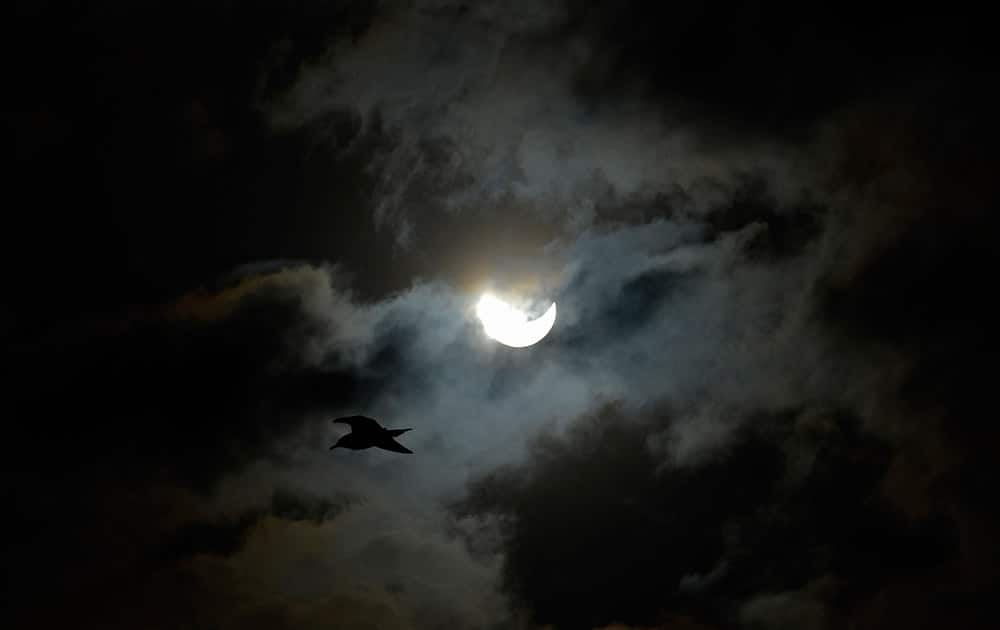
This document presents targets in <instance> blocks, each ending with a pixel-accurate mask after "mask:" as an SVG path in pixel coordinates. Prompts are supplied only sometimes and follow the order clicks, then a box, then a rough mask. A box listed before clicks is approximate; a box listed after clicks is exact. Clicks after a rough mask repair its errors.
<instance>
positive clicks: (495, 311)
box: [476, 293, 556, 348]
mask: <svg viewBox="0 0 1000 630" xmlns="http://www.w3.org/2000/svg"><path fill="white" fill-rule="evenodd" d="M476 315H477V316H478V317H479V320H480V321H481V322H482V323H483V331H484V332H486V334H487V335H488V336H489V337H491V338H492V339H494V340H496V341H499V342H500V343H502V344H503V345H505V346H510V347H511V348H524V347H527V346H532V345H534V344H536V343H538V342H539V341H541V340H542V339H544V338H545V335H547V334H549V331H550V330H552V326H553V325H554V324H555V323H556V303H555V302H553V303H552V305H551V306H549V308H548V310H546V311H545V313H543V314H542V315H541V316H540V317H538V318H536V319H533V320H530V321H529V320H528V315H527V314H526V313H524V312H523V311H521V310H519V309H517V308H514V307H513V306H511V305H510V304H507V303H506V302H504V301H503V300H501V299H500V298H498V297H496V296H495V295H493V294H491V293H484V294H483V296H482V297H481V298H479V303H478V304H477V305H476Z"/></svg>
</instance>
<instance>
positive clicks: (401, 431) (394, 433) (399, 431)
mask: <svg viewBox="0 0 1000 630" xmlns="http://www.w3.org/2000/svg"><path fill="white" fill-rule="evenodd" d="M412 430H413V428H412V427H410V428H409V429H386V431H388V432H389V435H391V436H392V437H399V436H400V435H403V434H404V433H406V432H407V431H412Z"/></svg>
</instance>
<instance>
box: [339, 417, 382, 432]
mask: <svg viewBox="0 0 1000 630" xmlns="http://www.w3.org/2000/svg"><path fill="white" fill-rule="evenodd" d="M334 422H339V423H340V424H347V425H350V426H351V431H372V430H376V429H381V428H382V427H381V426H380V425H379V423H378V421H376V420H375V419H374V418H369V417H368V416H344V417H343V418H337V419H335V420H334Z"/></svg>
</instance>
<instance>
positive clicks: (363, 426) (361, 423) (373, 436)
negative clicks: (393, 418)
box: [330, 416, 413, 453]
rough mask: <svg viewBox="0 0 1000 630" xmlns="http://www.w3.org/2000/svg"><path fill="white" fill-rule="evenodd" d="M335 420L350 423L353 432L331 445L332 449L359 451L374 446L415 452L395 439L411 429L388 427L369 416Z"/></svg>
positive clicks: (400, 451)
mask: <svg viewBox="0 0 1000 630" xmlns="http://www.w3.org/2000/svg"><path fill="white" fill-rule="evenodd" d="M334 422H336V423H339V424H347V425H350V427H351V432H350V433H348V434H347V435H345V436H343V437H341V438H340V439H339V440H337V443H336V444H334V445H333V446H331V447H330V450H331V451H332V450H333V449H335V448H337V447H340V448H349V449H351V450H352V451H359V450H361V449H365V448H371V447H373V446H374V447H375V448H381V449H383V450H386V451H392V452H394V453H413V451H411V450H410V449H408V448H406V447H405V446H403V445H402V444H400V443H399V442H397V441H396V440H395V438H396V437H398V436H400V435H402V434H404V433H406V432H407V431H410V429H386V428H385V427H383V426H382V425H380V424H379V423H378V421H377V420H375V419H374V418H369V417H367V416H345V417H343V418H337V419H335V420H334Z"/></svg>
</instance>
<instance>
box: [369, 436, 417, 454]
mask: <svg viewBox="0 0 1000 630" xmlns="http://www.w3.org/2000/svg"><path fill="white" fill-rule="evenodd" d="M375 446H377V447H379V448H382V449H385V450H387V451H392V452H394V453H410V454H411V455H412V454H413V451H411V450H410V449H408V448H406V447H405V446H403V445H402V444H400V443H399V442H397V441H396V440H394V439H392V438H386V439H384V440H379V441H378V442H377V443H376V444H375Z"/></svg>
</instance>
